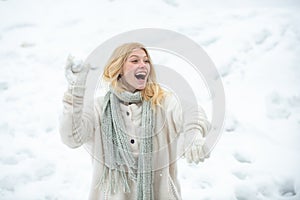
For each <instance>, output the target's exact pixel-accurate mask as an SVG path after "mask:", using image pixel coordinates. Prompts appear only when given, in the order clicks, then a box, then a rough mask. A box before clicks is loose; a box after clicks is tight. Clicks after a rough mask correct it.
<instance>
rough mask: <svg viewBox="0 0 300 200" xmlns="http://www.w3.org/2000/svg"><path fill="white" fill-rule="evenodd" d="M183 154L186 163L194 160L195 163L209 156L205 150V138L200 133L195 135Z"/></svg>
mask: <svg viewBox="0 0 300 200" xmlns="http://www.w3.org/2000/svg"><path fill="white" fill-rule="evenodd" d="M184 156H185V158H186V160H187V162H188V163H193V162H194V163H196V164H198V163H199V162H200V161H201V162H203V161H204V159H205V158H208V157H209V154H208V152H206V150H205V138H203V137H202V135H201V133H199V134H197V135H196V136H195V138H194V140H193V142H192V143H191V145H190V146H189V147H188V148H187V149H186V151H185V153H184Z"/></svg>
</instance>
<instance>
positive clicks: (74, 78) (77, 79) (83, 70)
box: [65, 55, 90, 96]
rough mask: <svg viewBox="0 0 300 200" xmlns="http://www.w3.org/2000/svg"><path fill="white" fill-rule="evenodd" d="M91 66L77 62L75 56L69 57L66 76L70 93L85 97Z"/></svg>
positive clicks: (80, 61)
mask: <svg viewBox="0 0 300 200" xmlns="http://www.w3.org/2000/svg"><path fill="white" fill-rule="evenodd" d="M89 70H90V65H88V64H83V61H82V60H76V61H75V59H74V57H73V56H71V55H70V56H68V59H67V63H66V65H65V76H66V79H67V81H68V83H69V89H68V92H69V93H71V94H73V95H75V96H83V95H84V91H85V83H86V78H87V74H88V72H89Z"/></svg>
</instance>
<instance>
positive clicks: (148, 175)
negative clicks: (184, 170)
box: [99, 89, 154, 200]
mask: <svg viewBox="0 0 300 200" xmlns="http://www.w3.org/2000/svg"><path fill="white" fill-rule="evenodd" d="M121 101H123V102H128V103H129V102H130V103H140V102H142V119H141V128H142V132H141V135H140V148H139V157H138V162H137V161H136V160H135V159H134V157H133V155H132V152H131V149H130V147H129V139H128V136H127V133H126V128H125V124H124V120H123V118H122V114H121V110H120V102H121ZM101 128H102V133H101V134H102V138H103V149H104V161H105V166H104V171H103V174H102V177H101V179H100V182H99V187H100V188H103V189H104V190H106V191H109V192H110V193H111V194H113V193H116V192H118V190H119V186H121V187H122V188H123V192H131V191H130V185H129V184H130V183H129V181H137V187H138V188H137V199H138V200H153V199H154V197H153V172H152V151H153V141H152V135H153V134H152V133H153V128H154V121H153V111H152V109H151V102H150V101H145V100H144V101H142V97H141V93H140V92H135V93H131V92H127V91H124V92H116V91H115V90H113V89H110V91H108V93H107V94H106V95H105V97H104V105H103V115H102V119H101Z"/></svg>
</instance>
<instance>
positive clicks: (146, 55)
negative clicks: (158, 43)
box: [129, 55, 148, 58]
mask: <svg viewBox="0 0 300 200" xmlns="http://www.w3.org/2000/svg"><path fill="white" fill-rule="evenodd" d="M131 57H137V58H139V56H138V55H131V56H129V58H131ZM143 58H148V56H147V55H145V56H144V57H143Z"/></svg>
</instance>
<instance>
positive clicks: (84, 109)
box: [59, 92, 95, 148]
mask: <svg viewBox="0 0 300 200" xmlns="http://www.w3.org/2000/svg"><path fill="white" fill-rule="evenodd" d="M83 102H84V98H83V97H81V96H75V95H72V94H70V93H69V92H66V93H65V94H64V97H63V112H62V114H61V115H60V120H59V132H60V136H61V139H62V141H63V143H64V144H66V145H67V146H69V147H70V148H77V147H80V146H81V145H82V144H84V143H86V142H88V141H90V140H91V139H92V137H93V134H94V131H95V119H94V109H93V108H92V107H91V106H84V103H83Z"/></svg>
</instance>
